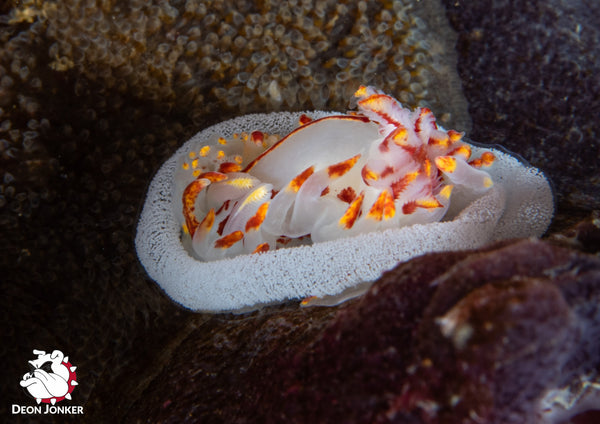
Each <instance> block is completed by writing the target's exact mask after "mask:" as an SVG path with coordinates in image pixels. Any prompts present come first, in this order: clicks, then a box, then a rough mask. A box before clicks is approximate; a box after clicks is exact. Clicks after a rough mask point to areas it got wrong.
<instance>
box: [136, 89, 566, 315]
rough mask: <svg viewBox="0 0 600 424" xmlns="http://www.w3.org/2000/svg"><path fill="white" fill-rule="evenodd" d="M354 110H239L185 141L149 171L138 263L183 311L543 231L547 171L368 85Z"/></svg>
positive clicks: (306, 290) (308, 290) (320, 284)
mask: <svg viewBox="0 0 600 424" xmlns="http://www.w3.org/2000/svg"><path fill="white" fill-rule="evenodd" d="M356 97H357V98H358V102H357V105H358V110H357V111H356V112H350V113H348V114H339V113H332V112H323V111H315V112H304V113H286V112H281V113H272V114H253V115H247V116H242V117H239V118H236V119H232V120H230V121H226V122H223V123H220V124H218V125H215V126H212V127H210V128H207V129H206V130H204V131H202V132H200V133H199V134H197V135H196V136H194V137H193V138H192V139H191V140H189V141H188V142H187V143H186V144H185V145H184V146H183V147H181V148H180V149H179V150H178V151H177V152H176V154H175V155H174V156H173V157H172V158H171V159H169V160H168V161H167V162H166V163H165V164H164V165H163V166H162V167H161V169H160V170H159V171H158V173H157V175H156V176H155V178H154V180H153V181H152V183H151V185H150V188H149V191H148V196H147V199H146V203H145V205H144V209H143V211H142V214H141V217H140V222H139V225H138V232H137V236H136V249H137V252H138V257H139V258H140V261H141V262H142V264H143V265H144V267H145V268H146V271H147V272H148V274H149V275H150V277H152V278H153V279H154V280H155V281H157V282H158V283H159V284H160V285H161V286H162V288H163V289H164V290H165V291H166V292H167V294H168V295H169V296H171V297H172V298H173V299H174V300H175V301H177V302H179V303H181V304H182V305H183V306H186V307H188V308H190V309H194V310H201V311H225V310H235V309H241V308H250V307H253V306H256V305H260V304H266V303H273V302H278V301H283V300H285V299H290V298H306V297H310V296H317V297H324V296H336V295H340V294H341V293H342V292H344V291H345V290H346V289H351V288H352V287H354V286H356V285H357V284H359V283H361V282H365V281H373V280H375V279H377V278H378V277H379V276H380V275H381V273H382V272H383V271H384V270H386V269H389V268H391V267H392V266H393V265H395V264H396V263H397V262H399V261H403V260H406V259H408V258H410V257H413V256H416V255H419V254H423V253H426V252H429V251H444V250H456V249H469V248H477V247H479V246H482V245H483V244H485V243H488V242H490V241H494V240H499V239H505V238H511V237H524V236H540V235H541V234H543V232H544V231H545V230H546V228H547V227H548V225H549V224H550V220H551V218H552V215H553V212H554V203H553V196H552V190H551V188H550V185H549V183H548V181H547V180H546V178H545V177H544V175H543V174H542V173H541V172H540V171H539V170H537V169H535V168H532V167H528V166H527V165H525V164H524V163H523V162H522V161H520V160H518V159H516V158H514V157H513V156H511V155H509V154H507V153H505V152H504V151H502V150H499V149H483V148H480V147H477V146H474V145H472V144H469V143H467V142H465V141H463V140H462V138H463V134H462V133H460V132H457V131H454V130H445V129H443V128H442V127H440V126H438V125H437V124H436V121H435V117H434V116H433V114H432V112H431V111H430V110H429V109H427V108H417V109H416V110H414V111H411V110H409V109H407V108H404V107H403V106H402V105H401V104H400V103H399V102H398V101H397V100H395V99H394V98H393V97H391V96H389V95H386V94H384V93H382V92H380V91H378V90H376V89H373V88H371V87H360V88H359V90H358V91H357V92H356Z"/></svg>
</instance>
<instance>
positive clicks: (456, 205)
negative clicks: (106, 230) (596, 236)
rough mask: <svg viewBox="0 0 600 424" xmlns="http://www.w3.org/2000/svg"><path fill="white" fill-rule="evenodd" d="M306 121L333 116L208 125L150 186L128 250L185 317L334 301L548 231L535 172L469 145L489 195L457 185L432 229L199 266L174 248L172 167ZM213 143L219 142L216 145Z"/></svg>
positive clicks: (178, 228) (249, 118)
mask: <svg viewBox="0 0 600 424" xmlns="http://www.w3.org/2000/svg"><path fill="white" fill-rule="evenodd" d="M303 115H307V116H308V117H310V118H311V119H313V120H317V119H320V118H323V117H326V116H334V115H340V114H339V113H332V112H323V111H314V112H303V113H301V112H297V113H289V112H280V113H270V114H252V115H246V116H241V117H238V118H235V119H232V120H229V121H225V122H222V123H220V124H217V125H214V126H211V127H209V128H207V129H205V130H203V131H201V132H200V133H198V134H196V135H195V136H194V137H193V138H192V139H190V140H189V141H188V142H187V143H185V144H184V145H183V146H182V147H181V148H180V149H179V150H178V151H177V152H176V153H175V155H173V156H172V157H171V158H170V159H169V160H167V161H166V162H165V163H164V164H163V165H162V167H161V168H160V169H159V171H158V172H157V174H156V176H155V177H154V179H153V180H152V182H151V184H150V186H149V189H148V194H147V197H146V201H145V204H144V207H143V210H142V212H141V215H140V219H139V223H138V227H137V235H136V238H135V246H136V250H137V254H138V258H139V260H140V262H141V263H142V265H143V266H144V268H145V269H146V272H147V273H148V275H149V276H150V277H151V278H152V279H153V280H154V281H156V282H157V283H158V284H159V285H160V286H161V287H162V289H163V290H164V291H165V292H166V293H167V294H168V295H169V296H170V297H171V298H172V299H173V300H174V301H176V302H178V303H179V304H181V305H183V306H184V307H186V308H189V309H192V310H196V311H205V312H223V311H236V310H238V311H239V310H249V309H252V308H255V307H259V306H260V305H264V304H271V303H277V302H283V301H285V300H288V299H304V298H309V297H317V298H327V297H331V296H333V297H334V298H335V297H336V296H341V297H343V293H345V292H347V291H349V290H350V291H351V290H352V288H353V287H355V286H357V285H361V283H365V282H372V281H374V280H376V279H377V278H378V277H379V276H380V275H381V274H382V272H384V271H385V270H388V269H391V268H392V267H394V266H395V265H396V264H397V263H398V262H402V261H406V260H408V259H410V258H412V257H415V256H418V255H422V254H424V253H427V252H440V251H450V250H461V249H476V248H479V247H481V246H483V245H485V244H487V243H489V242H492V241H497V240H502V239H509V238H515V237H532V236H533V237H538V236H541V235H542V234H543V233H544V232H545V231H546V229H547V228H548V226H549V224H550V222H551V219H552V216H553V213H554V200H553V195H552V189H551V187H550V184H549V182H548V181H547V179H546V178H545V176H544V175H543V173H542V172H541V171H539V170H538V169H536V168H533V167H530V166H528V165H527V164H525V163H524V162H523V161H522V160H519V159H517V158H516V157H513V156H512V155H510V154H508V153H506V152H504V151H502V150H501V149H497V148H489V147H486V148H485V149H484V148H481V147H477V146H474V145H470V147H471V150H472V156H473V157H476V156H479V155H481V154H482V153H483V152H487V151H491V152H492V153H493V155H494V156H495V160H494V163H493V164H492V165H491V166H489V168H487V169H486V172H487V173H488V174H489V176H490V177H491V178H492V180H493V186H492V187H491V188H489V189H487V190H486V191H485V192H483V193H481V192H477V193H473V192H472V191H469V190H466V189H463V188H461V186H460V185H457V186H456V187H454V188H453V191H452V198H451V200H450V205H449V206H448V207H447V212H446V214H445V216H444V217H443V220H442V221H440V222H429V223H417V224H413V225H409V226H403V227H400V228H388V229H385V230H378V231H371V232H365V233H360V234H357V235H350V236H346V237H342V238H338V239H335V240H329V241H322V242H317V243H313V244H305V245H300V246H295V247H281V248H278V249H276V250H268V251H265V252H261V253H254V254H240V255H238V256H234V257H229V258H223V259H217V260H207V261H203V260H199V259H198V258H197V257H194V256H195V255H194V254H193V252H190V251H189V246H186V245H185V243H184V242H183V241H182V224H181V217H178V216H177V214H176V213H175V212H174V211H176V210H177V209H178V206H177V205H178V204H179V205H180V204H181V197H180V195H181V194H180V193H176V188H175V185H176V174H177V172H178V167H179V166H180V164H181V160H180V158H181V157H182V156H185V155H188V154H189V152H191V151H194V149H197V147H198V146H199V145H206V144H209V143H211V142H212V143H214V144H217V143H218V141H217V140H219V138H220V137H223V138H231V137H233V136H234V134H239V133H241V132H247V133H250V132H252V131H255V130H257V129H260V131H263V132H265V133H270V134H288V133H290V132H291V131H292V130H294V129H295V128H296V127H297V126H298V122H299V120H300V119H301V117H303ZM221 140H222V139H221Z"/></svg>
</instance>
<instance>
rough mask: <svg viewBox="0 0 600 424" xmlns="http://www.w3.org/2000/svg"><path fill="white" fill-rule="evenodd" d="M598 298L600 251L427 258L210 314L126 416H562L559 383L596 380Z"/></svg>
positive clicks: (537, 245) (505, 250) (500, 249)
mask: <svg viewBox="0 0 600 424" xmlns="http://www.w3.org/2000/svg"><path fill="white" fill-rule="evenodd" d="M599 302H600V259H599V258H597V257H595V256H592V255H587V254H583V253H578V252H576V251H573V250H568V249H564V248H562V247H557V246H555V245H552V244H550V243H548V242H542V241H536V240H521V241H516V242H513V243H506V242H505V243H503V244H499V245H496V246H492V247H490V248H488V249H487V250H485V251H481V252H453V253H437V254H429V255H425V256H423V257H420V258H417V259H415V260H412V261H410V262H408V263H405V264H401V265H399V266H398V267H396V268H395V269H394V270H392V271H390V272H388V273H386V274H385V275H384V276H383V277H382V278H381V279H380V280H378V281H377V282H376V283H375V284H374V285H373V287H372V288H371V289H370V291H369V292H368V293H367V294H366V295H364V296H363V297H362V298H359V299H356V300H353V301H350V302H348V303H347V304H345V305H343V306H341V307H339V308H322V309H318V310H311V309H301V308H294V307H291V306H288V307H282V308H276V309H273V308H267V309H265V310H263V311H261V312H257V313H254V314H250V315H245V316H231V317H219V316H215V317H212V318H210V319H208V320H204V321H203V322H201V323H199V324H198V325H197V327H195V328H193V329H191V330H190V332H189V333H188V334H187V336H186V338H185V339H184V340H182V342H181V344H180V345H179V346H178V347H177V349H176V350H175V351H174V352H173V356H172V357H171V358H170V360H167V363H166V365H165V367H164V369H163V370H162V371H160V372H158V373H157V374H156V376H155V377H154V378H153V379H152V381H151V382H150V383H149V384H148V386H147V388H146V390H145V391H144V392H143V393H142V395H141V396H140V398H139V399H138V402H137V403H136V404H135V405H134V406H133V407H132V409H131V410H130V411H129V415H128V419H127V421H146V420H148V419H150V417H152V420H153V421H155V422H164V423H171V422H173V423H174V422H237V423H254V422H256V423H263V422H267V423H268V422H297V423H308V422H361V423H362V422H377V423H387V422H397V423H413V422H414V423H454V422H485V423H510V422H514V423H524V422H560V421H553V420H554V418H553V417H554V416H559V415H560V414H559V413H564V414H565V416H567V417H568V416H569V415H575V414H576V413H578V412H581V411H579V410H578V409H577V405H576V402H575V404H574V405H572V406H571V408H572V409H571V410H570V411H571V412H572V413H571V412H570V411H569V410H564V409H565V408H563V407H561V406H557V405H555V404H553V403H552V402H551V401H548V399H550V400H552V399H551V398H550V397H548V396H547V394H548V393H549V390H552V389H561V388H564V387H567V386H568V385H570V384H571V385H572V384H574V383H580V382H581V381H582V378H584V376H592V377H591V378H590V379H589V382H590V384H588V387H589V386H590V385H591V386H593V384H597V383H598V380H597V379H596V380H594V377H593V376H594V373H595V372H597V371H598V369H599V366H600V355H599V352H600V337H599V335H600V311H599V308H598V304H599ZM585 378H588V377H585ZM544 397H546V401H545V403H542V402H541V401H542V399H543V398H544ZM554 400H556V399H554ZM544 408H546V409H548V408H551V409H548V410H546V411H544V410H543V409H544ZM588 408H589V409H595V408H594V407H593V406H592V407H589V406H588Z"/></svg>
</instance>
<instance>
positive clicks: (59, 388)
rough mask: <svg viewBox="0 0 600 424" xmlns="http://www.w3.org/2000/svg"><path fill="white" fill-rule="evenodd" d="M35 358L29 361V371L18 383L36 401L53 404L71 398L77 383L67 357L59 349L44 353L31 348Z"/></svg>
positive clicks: (73, 369)
mask: <svg viewBox="0 0 600 424" xmlns="http://www.w3.org/2000/svg"><path fill="white" fill-rule="evenodd" d="M33 354H34V355H37V359H33V360H31V361H29V364H30V365H31V367H32V370H31V372H28V373H27V374H25V375H24V376H23V379H22V380H21V381H20V382H19V384H20V385H21V386H22V387H24V388H25V389H26V390H27V391H28V392H29V394H30V395H31V396H32V397H34V398H35V400H36V402H37V403H38V404H39V403H40V402H44V403H51V404H52V405H54V404H55V403H56V402H60V401H61V400H63V399H68V400H71V392H72V391H73V389H74V388H75V386H76V385H77V381H76V378H77V375H76V374H75V369H76V368H77V367H74V366H73V365H72V364H71V363H69V358H68V357H67V356H65V355H64V354H63V353H62V352H61V351H60V350H54V351H53V352H52V353H46V352H44V351H43V350H36V349H34V350H33Z"/></svg>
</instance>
